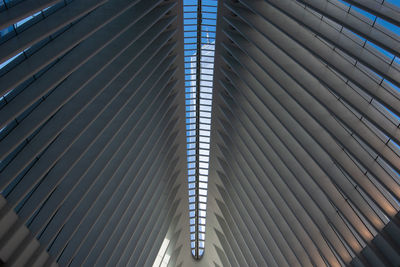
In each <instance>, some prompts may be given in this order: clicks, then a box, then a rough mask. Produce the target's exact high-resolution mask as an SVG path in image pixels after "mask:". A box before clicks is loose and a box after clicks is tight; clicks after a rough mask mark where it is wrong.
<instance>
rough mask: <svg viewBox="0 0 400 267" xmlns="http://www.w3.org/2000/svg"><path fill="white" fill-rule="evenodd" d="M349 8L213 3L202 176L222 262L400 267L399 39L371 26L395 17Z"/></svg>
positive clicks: (286, 0) (371, 7)
mask: <svg viewBox="0 0 400 267" xmlns="http://www.w3.org/2000/svg"><path fill="white" fill-rule="evenodd" d="M348 2H349V3H344V2H341V1H323V0H321V1H291V0H276V1H275V0H268V1H247V0H243V1H224V3H223V4H222V6H221V7H220V8H221V17H220V18H219V19H220V22H221V24H220V27H219V31H217V38H219V39H218V42H217V48H216V69H215V71H216V76H215V81H214V90H215V95H214V101H215V102H214V106H215V110H214V114H213V116H214V117H213V125H212V127H213V132H212V140H213V148H214V150H213V149H212V150H211V160H212V162H211V168H212V169H214V172H212V173H211V174H210V180H212V178H211V177H213V175H215V176H216V177H218V180H219V182H216V184H215V186H216V187H217V191H218V194H216V195H215V197H216V203H217V206H218V209H215V212H216V213H215V215H216V217H217V220H218V224H219V225H218V227H216V226H215V227H216V229H215V235H217V236H218V239H219V241H220V244H221V247H220V248H218V251H217V252H218V255H219V256H220V259H221V262H225V263H224V265H232V266H312V265H313V266H347V265H355V266H385V265H387V266H397V265H399V264H400V254H399V251H400V242H399V240H400V239H399V234H400V228H399V226H400V222H399V215H398V211H399V203H400V202H399V200H400V175H399V173H400V146H399V144H400V135H399V134H400V129H399V125H400V120H399V116H400V110H399V108H400V102H399V101H400V90H399V85H400V75H399V74H400V73H399V71H400V65H399V58H398V56H399V51H398V49H399V47H400V46H399V45H400V37H399V35H398V34H396V33H395V32H393V31H397V32H399V31H398V28H396V26H395V25H393V26H391V27H390V28H388V27H384V26H383V25H380V24H379V23H380V20H381V19H382V18H383V19H387V20H388V21H390V22H391V23H394V24H398V21H397V20H396V19H390V18H391V17H393V18H394V17H396V18H397V17H400V12H399V9H398V8H397V7H395V6H392V5H390V4H377V3H376V2H375V1H367V0H366V1H348ZM372 2H375V4H374V3H372ZM351 4H355V5H357V7H358V8H361V9H365V10H366V11H368V12H371V13H372V14H371V16H372V17H374V15H376V16H378V17H375V21H369V17H366V16H365V15H363V14H365V13H360V12H361V11H360V12H358V11H356V10H357V9H356V8H353V6H351ZM389 9H390V12H389V11H388V10H389ZM363 12H364V11H363ZM367 14H368V13H367ZM384 14H387V15H384ZM393 14H397V15H396V16H394V15H393ZM381 17H382V18H381ZM219 227H220V228H219ZM217 228H219V229H222V231H221V230H219V229H217Z"/></svg>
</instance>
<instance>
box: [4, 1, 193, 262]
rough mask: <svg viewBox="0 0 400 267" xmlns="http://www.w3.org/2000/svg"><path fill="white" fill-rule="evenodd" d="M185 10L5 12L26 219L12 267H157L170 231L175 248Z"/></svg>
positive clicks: (13, 182) (33, 7)
mask: <svg viewBox="0 0 400 267" xmlns="http://www.w3.org/2000/svg"><path fill="white" fill-rule="evenodd" d="M6 4H7V3H6ZM52 5H54V6H52ZM54 7H56V8H55V9H54ZM179 8H180V7H179ZM179 8H178V4H177V3H176V2H174V1H161V0H150V1H149V0H138V1H120V0H110V1H105V0H103V1H101V0H90V1H81V0H74V1H58V2H57V3H55V1H29V0H27V1H21V2H20V3H18V4H15V5H14V6H13V5H7V9H5V10H3V11H2V13H1V15H0V16H1V18H2V19H1V20H0V22H1V24H0V25H1V26H2V27H5V28H4V29H1V30H2V36H1V39H0V51H1V52H0V60H1V62H2V65H1V73H0V75H1V77H0V84H1V86H0V88H1V94H2V98H1V101H2V102H1V109H0V118H1V129H2V130H1V140H0V147H1V148H0V150H1V152H0V155H1V156H0V157H1V163H0V164H1V174H0V175H1V176H0V189H1V192H2V195H3V196H4V198H5V200H6V202H7V205H8V206H7V207H9V209H10V210H12V209H14V210H15V212H16V214H17V215H18V217H19V218H18V220H19V221H18V222H19V224H15V225H13V226H11V225H10V224H11V223H12V221H10V220H9V221H7V220H6V219H7V218H8V217H4V218H6V219H4V220H3V221H2V222H3V223H5V225H6V226H7V227H11V228H6V229H9V230H8V231H7V232H5V233H4V232H1V239H0V252H1V254H0V257H1V260H2V261H3V262H5V263H6V264H8V265H7V266H24V265H25V266H34V264H37V265H38V266H40V265H42V264H47V265H48V266H49V265H50V264H55V263H54V262H56V263H57V264H59V265H60V266H134V265H135V266H148V265H151V264H153V262H154V259H155V258H156V256H157V252H158V250H159V246H160V245H161V243H162V241H163V239H164V238H165V236H166V234H167V232H171V233H170V236H171V239H172V241H171V248H170V250H171V249H172V248H173V247H174V245H175V243H176V240H177V238H178V237H179V235H180V232H181V229H180V228H179V227H178V228H177V227H176V225H178V224H177V223H176V221H177V220H178V219H179V218H182V217H183V216H182V212H180V211H177V208H178V204H179V202H180V197H179V196H178V197H177V195H178V194H177V193H178V189H179V188H180V183H179V182H177V178H178V177H183V176H184V174H185V171H184V170H183V168H184V166H185V156H184V154H183V153H181V152H180V151H183V149H184V142H185V139H184V134H185V132H184V130H183V129H181V128H182V126H181V125H184V112H183V110H184V101H183V99H184V93H181V90H182V88H180V87H181V86H182V85H183V79H182V78H183V77H184V76H183V73H181V72H182V69H180V66H181V65H183V58H182V55H183V51H178V49H179V47H180V46H181V44H180V41H181V37H180V35H179V32H181V29H180V28H179V26H178V24H179V22H178V17H179V18H181V15H180V12H181V10H180V9H179ZM49 10H50V11H52V12H50V11H49ZM3 14H5V15H6V16H3ZM24 16H26V19H25V17H24ZM5 17H6V18H7V19H6V20H4V18H5ZM20 19H21V21H19V20H20ZM179 25H181V24H179ZM10 27H11V28H10ZM16 55H17V56H16ZM181 60H182V63H180V61H181ZM3 62H4V63H3ZM179 69H180V70H179ZM178 70H179V71H178ZM182 92H183V91H182ZM181 130H182V132H181ZM183 188H184V189H183V190H185V188H186V187H185V186H184V187H183ZM0 218H3V217H0ZM0 220H1V219H0ZM172 222H175V223H174V224H175V226H171V227H170V225H171V223H172ZM26 227H27V229H26ZM28 230H29V231H28ZM32 237H34V238H32ZM35 238H36V239H37V241H39V243H40V246H38V245H37V241H36V240H35ZM34 242H36V243H34ZM31 244H32V245H31ZM43 250H44V251H46V250H47V252H48V254H49V255H50V257H48V259H47V263H44V262H43V260H42V258H43V257H44V256H43V255H45V254H43V253H42V252H41V251H43ZM176 251H178V252H179V250H178V249H176ZM171 252H173V251H171ZM41 257H42V258H41ZM176 257H177V255H175V256H174V257H171V262H175V261H176ZM54 260H55V261H54Z"/></svg>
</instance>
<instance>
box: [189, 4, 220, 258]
mask: <svg viewBox="0 0 400 267" xmlns="http://www.w3.org/2000/svg"><path fill="white" fill-rule="evenodd" d="M217 4H218V2H217V0H184V1H183V11H184V15H183V22H184V55H185V59H184V60H185V98H186V100H185V104H186V136H187V139H186V140H187V145H186V149H187V166H188V193H189V222H190V225H189V229H190V248H191V252H192V255H193V257H194V258H195V259H200V258H201V257H202V256H203V254H204V249H205V230H206V210H207V189H208V184H207V183H208V168H209V158H210V132H211V111H212V87H213V74H214V51H215V36H216V34H215V32H216V24H217Z"/></svg>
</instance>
